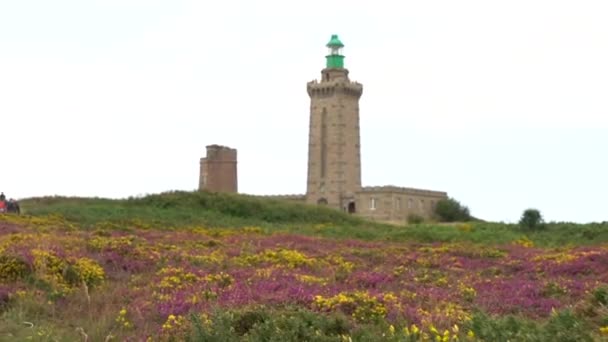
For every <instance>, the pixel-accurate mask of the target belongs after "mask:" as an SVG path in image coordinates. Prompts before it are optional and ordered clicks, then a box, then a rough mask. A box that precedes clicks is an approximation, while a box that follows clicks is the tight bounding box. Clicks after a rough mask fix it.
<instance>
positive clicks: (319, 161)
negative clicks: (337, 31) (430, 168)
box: [306, 35, 363, 212]
mask: <svg viewBox="0 0 608 342" xmlns="http://www.w3.org/2000/svg"><path fill="white" fill-rule="evenodd" d="M327 47H328V49H329V53H328V55H327V56H326V57H325V58H326V65H325V69H323V70H322V71H321V81H316V80H315V81H312V82H309V83H308V85H307V90H308V95H309V96H310V124H309V134H308V181H307V183H306V202H308V203H316V204H323V205H329V206H331V207H335V208H346V209H347V210H349V211H351V212H354V211H355V210H356V208H355V202H356V201H355V194H356V193H357V192H358V191H360V190H361V153H360V141H359V98H360V97H361V94H362V93H363V86H362V85H361V84H359V83H356V82H352V81H350V80H349V78H348V69H346V68H344V56H343V55H342V48H343V47H344V44H342V42H341V41H340V39H338V36H337V35H333V36H332V37H331V40H330V41H329V43H328V44H327Z"/></svg>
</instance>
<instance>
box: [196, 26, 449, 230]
mask: <svg viewBox="0 0 608 342" xmlns="http://www.w3.org/2000/svg"><path fill="white" fill-rule="evenodd" d="M326 46H327V48H328V50H329V51H328V54H327V56H325V68H324V69H323V70H321V80H320V81H317V80H315V81H312V82H308V84H307V91H308V96H309V97H310V122H309V131H308V177H307V182H306V194H305V195H275V196H270V197H274V198H277V199H283V200H290V201H299V202H306V203H309V204H312V205H326V206H329V207H332V208H335V209H338V210H343V211H346V212H348V213H351V214H356V215H360V216H363V217H366V218H368V219H373V220H379V221H392V222H404V221H406V220H407V219H408V217H410V216H411V215H416V216H420V217H423V218H424V219H431V218H432V217H433V211H434V207H435V204H436V203H437V202H438V201H439V200H441V199H444V198H447V193H445V192H441V191H432V190H424V189H416V188H409V187H398V186H394V185H384V186H367V187H364V186H362V185H361V140H360V134H359V99H360V98H361V95H362V93H363V86H362V85H361V84H360V83H357V82H353V81H351V80H350V79H349V77H348V74H349V73H348V69H346V68H345V67H344V55H343V54H342V48H343V47H344V44H342V42H341V41H340V39H339V38H338V36H337V35H332V36H331V39H330V41H329V43H327V45H326ZM236 164H237V160H236V150H235V149H231V148H228V147H224V146H218V145H211V146H207V157H206V158H202V159H201V172H200V180H199V189H200V190H208V191H214V192H237V170H236ZM268 181H271V180H268Z"/></svg>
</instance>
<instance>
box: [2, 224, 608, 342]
mask: <svg viewBox="0 0 608 342" xmlns="http://www.w3.org/2000/svg"><path fill="white" fill-rule="evenodd" d="M3 220H4V217H0V226H1V227H2V230H0V307H2V310H13V309H14V310H23V312H25V313H23V314H22V313H18V312H17V311H15V312H12V313H11V314H10V315H8V314H7V315H5V318H0V325H3V324H5V323H6V324H8V322H6V321H2V320H7V319H10V317H21V316H19V315H25V316H26V317H24V318H20V321H19V322H18V323H17V326H20V328H19V329H16V330H15V331H22V330H23V329H22V327H21V325H22V321H28V319H29V318H28V317H29V316H27V315H31V316H33V317H41V316H42V317H53V323H52V324H55V325H56V326H52V327H50V328H49V327H41V328H40V330H36V331H40V332H42V329H45V330H44V333H45V334H50V335H53V332H54V331H70V332H73V331H74V329H73V328H72V326H76V327H80V328H82V330H81V332H82V333H81V336H73V335H69V336H67V337H66V336H61V338H60V337H57V338H55V339H57V340H78V339H84V337H83V336H84V335H82V334H83V333H84V334H89V336H90V337H89V340H105V339H106V337H107V336H108V334H112V335H113V336H114V337H115V338H116V339H117V340H146V339H148V340H151V341H158V340H161V341H169V340H176V341H178V340H186V339H187V338H191V337H192V336H197V334H199V335H198V336H203V337H201V338H202V339H203V340H205V338H208V339H212V338H215V339H216V340H231V339H232V340H234V339H239V338H244V337H243V336H245V335H246V334H247V336H257V337H259V338H260V339H262V340H263V339H264V338H268V339H270V336H275V337H273V338H278V337H276V336H280V337H281V338H285V339H286V340H289V339H290V338H291V339H297V338H298V336H299V337H300V338H308V339H309V340H314V339H315V338H316V337H314V336H323V337H324V338H325V337H327V339H326V340H337V341H340V340H344V341H348V340H349V339H350V340H370V339H371V340H374V337H377V336H383V339H385V340H388V341H416V340H425V339H428V340H435V341H444V340H446V339H447V340H449V341H455V340H459V341H464V340H475V339H480V340H485V341H491V340H504V338H506V339H511V340H521V336H523V335H518V334H523V333H520V332H517V331H514V330H513V329H514V328H512V327H511V326H509V324H508V323H506V322H503V321H502V320H501V319H502V318H501V317H504V316H507V315H511V314H512V315H515V316H517V317H520V318H518V319H520V320H523V319H525V320H528V321H525V322H535V323H534V324H532V325H534V326H535V327H536V328H534V329H537V330H530V329H532V328H529V329H528V330H526V329H524V328H523V327H526V326H527V325H526V324H528V323H522V322H524V321H517V322H518V323H517V324H520V326H519V327H520V328H521V329H523V330H525V331H524V332H525V333H526V334H529V335H530V336H535V338H537V340H547V338H553V337H554V336H555V334H554V333H553V331H554V330H556V329H561V328H563V327H569V328H567V329H569V331H571V332H572V334H571V336H575V337H576V338H578V340H581V339H580V337H581V336H583V335H581V334H590V336H593V338H599V337H602V336H605V334H606V333H607V332H606V327H607V326H608V309H606V306H607V305H608V295H607V293H608V291H607V290H606V287H605V286H602V284H608V246H606V245H598V246H593V247H563V248H559V249H543V248H539V247H535V246H534V244H533V243H531V241H530V240H529V239H528V238H525V237H524V238H520V239H519V240H517V241H515V242H514V243H513V242H509V243H506V244H503V245H482V244H472V243H463V242H451V243H424V244H422V243H393V242H388V241H380V242H364V241H359V240H333V239H325V238H315V237H306V236H301V235H295V234H286V233H276V234H270V233H264V232H263V231H262V230H261V229H260V228H255V227H250V228H246V229H210V228H204V227H187V228H184V229H175V230H171V231H163V230H159V229H154V228H152V227H150V226H146V225H145V224H143V223H141V224H140V225H141V226H142V227H139V225H136V226H134V227H128V229H126V228H125V227H124V225H122V224H121V225H119V226H121V228H120V229H113V228H112V227H110V226H109V225H103V226H101V227H96V228H95V227H94V229H91V230H79V229H76V228H75V227H73V226H62V224H64V223H65V222H64V220H63V219H62V218H61V217H39V218H36V219H34V218H27V217H20V218H15V217H10V218H8V217H7V220H4V221H3ZM323 227H325V226H323ZM471 227H472V226H470V224H468V223H467V224H463V225H460V226H459V227H458V228H457V230H459V231H463V232H466V234H473V233H474V232H472V231H473V228H471ZM319 229H328V228H319ZM520 234H521V232H518V233H517V235H516V236H517V237H519V236H521V235H520ZM93 289H94V290H93ZM260 307H263V309H259V308H260ZM568 308H572V313H571V314H565V313H564V312H565V311H566V310H568ZM27 310H31V311H27ZM478 311H480V312H484V313H485V314H487V315H488V316H483V315H482V316H480V315H479V314H477V313H476V312H478ZM28 312H29V313H28ZM286 312H288V313H290V314H293V316H289V315H288V314H286ZM555 312H557V313H558V314H555ZM17 313H18V314H17ZM11 315H12V316H11ZM35 315H36V316H35ZM6 317H9V318H6ZM290 317H292V318H290ZM32 320H33V319H32ZM573 320H574V321H573ZM581 320H582V321H584V322H585V324H586V325H585V324H582V323H580V322H581ZM537 322H538V323H537ZM577 322H578V323H577ZM575 323H577V324H579V323H580V324H581V325H582V326H585V327H586V329H585V330H584V331H581V330H576V329H575V328H576V327H578V325H576V324H575ZM530 324H531V323H530ZM57 326H58V327H59V328H56V327H57ZM391 327H392V328H391ZM572 327H575V328H572ZM52 328H56V329H52ZM197 329H198V330H197ZM496 329H499V330H500V329H502V331H503V332H504V334H502V335H501V334H498V333H495V332H494V331H495V330H496ZM509 329H511V330H509ZM523 330H522V331H523ZM32 331H34V330H32ZM94 332H99V333H98V335H96V336H93V334H94ZM102 332H104V333H105V334H102ZM296 332H298V334H301V335H297V334H296ZM66 334H68V333H66ZM273 334H274V335H273ZM190 335H192V336H190ZM294 336H295V337H294ZM302 336H304V337H302ZM547 336H549V337H547ZM569 336H570V335H569ZM49 339H52V338H51V337H49ZM252 339H254V338H253V337H252ZM319 339H320V340H322V339H321V338H319ZM22 340H26V338H25V337H24V338H22ZM582 340H584V339H582Z"/></svg>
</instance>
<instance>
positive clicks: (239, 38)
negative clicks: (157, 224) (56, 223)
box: [0, 0, 608, 222]
mask: <svg viewBox="0 0 608 342" xmlns="http://www.w3.org/2000/svg"><path fill="white" fill-rule="evenodd" d="M607 18H608V2H607V1H605V0H596V1H591V0H576V1H574V0H571V1H560V0H510V1H492V0H477V1H472V0H465V1H454V0H444V1H439V0H435V1H432V0H430V1H380V0H375V1H352V0H351V1H329V0H325V1H317V0H308V1H244V0H243V1H200V0H199V1H178V0H171V1H154V0H99V1H85V0H74V1H60V0H55V1H42V0H41V1H28V0H20V1H8V0H4V1H0V120H1V121H0V128H1V129H0V139H1V141H2V142H3V145H4V149H3V150H2V152H1V153H0V191H4V192H5V193H6V194H7V196H9V197H16V198H24V197H30V196H42V195H55V194H57V195H76V196H100V197H127V196H130V195H141V194H147V193H156V192H161V191H166V190H194V189H196V188H197V186H198V176H199V174H198V173H199V159H200V158H201V157H203V156H204V154H205V146H206V145H210V144H222V145H227V146H230V147H234V148H237V149H238V154H239V164H238V167H239V169H238V171H239V190H240V192H243V193H249V194H296V193H304V192H305V190H306V165H307V161H306V158H307V144H308V141H307V139H308V119H309V118H308V115H309V112H308V110H309V104H310V103H309V101H310V99H309V98H308V95H307V93H306V82H308V81H310V80H313V79H318V78H320V71H321V69H322V68H323V66H324V63H325V59H324V56H325V54H326V48H325V44H326V43H327V42H328V41H329V38H330V36H331V34H339V35H340V38H341V39H342V41H343V43H344V44H345V49H344V54H345V55H346V59H345V65H346V67H347V68H348V69H349V70H350V77H351V79H352V80H356V81H358V82H360V83H362V84H363V87H364V89H363V96H362V98H361V102H360V108H361V144H362V151H361V153H362V164H363V165H362V170H363V171H362V173H363V175H362V176H363V184H364V185H366V186H369V185H389V184H391V185H398V186H406V187H416V188H424V189H432V190H441V191H447V192H448V194H449V195H450V196H452V197H454V198H456V199H457V200H459V201H461V202H462V203H463V204H465V205H467V206H469V207H470V209H471V211H472V213H473V214H474V215H475V216H478V217H480V218H484V219H488V220H497V221H509V222H512V221H517V220H518V218H519V216H520V215H521V212H522V211H523V210H524V209H526V208H528V207H535V208H538V209H540V210H541V211H542V213H543V215H544V217H545V219H547V220H553V221H577V222H588V221H603V220H608V203H607V201H606V197H607V195H606V194H608V180H607V177H608V156H607V149H608V20H607Z"/></svg>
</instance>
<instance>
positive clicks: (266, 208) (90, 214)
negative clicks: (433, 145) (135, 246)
mask: <svg viewBox="0 0 608 342" xmlns="http://www.w3.org/2000/svg"><path fill="white" fill-rule="evenodd" d="M22 209H23V212H24V213H25V214H27V215H34V216H44V215H60V216H62V217H63V218H65V219H66V220H68V221H69V222H71V223H73V224H75V225H77V226H79V227H80V228H82V229H91V228H95V227H99V226H111V227H115V228H117V229H129V228H159V229H169V230H171V229H180V228H187V227H197V226H198V227H200V226H203V227H206V228H232V229H238V228H243V227H252V226H255V227H258V228H260V229H261V230H262V231H264V232H266V233H272V232H277V231H281V232H289V233H297V234H305V235H317V236H322V237H331V238H340V239H364V240H382V241H413V242H422V243H432V242H458V241H468V242H474V243H488V244H505V243H510V242H515V241H520V240H522V239H528V240H530V241H532V242H533V243H534V244H535V245H538V246H565V245H592V244H598V243H603V242H606V241H608V222H603V223H589V224H575V223H568V222H557V223H556V222H553V223H548V224H547V225H546V226H545V228H544V229H541V230H537V231H526V230H522V229H521V228H520V227H518V226H517V225H515V224H504V223H493V222H471V223H454V224H448V225H446V224H433V223H428V224H417V225H407V226H406V225H403V226H396V225H389V224H383V223H379V222H372V221H366V220H363V219H361V218H358V217H356V216H352V215H349V214H346V213H343V212H340V211H337V210H333V209H330V208H325V207H319V206H311V205H306V204H300V203H293V202H288V201H283V200H277V199H269V198H264V197H256V196H248V195H240V194H218V193H207V192H183V191H176V192H167V193H162V194H155V195H149V196H146V197H142V198H129V199H122V200H110V199H102V198H74V197H41V198H31V199H26V200H23V201H22Z"/></svg>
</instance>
